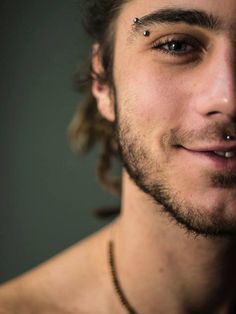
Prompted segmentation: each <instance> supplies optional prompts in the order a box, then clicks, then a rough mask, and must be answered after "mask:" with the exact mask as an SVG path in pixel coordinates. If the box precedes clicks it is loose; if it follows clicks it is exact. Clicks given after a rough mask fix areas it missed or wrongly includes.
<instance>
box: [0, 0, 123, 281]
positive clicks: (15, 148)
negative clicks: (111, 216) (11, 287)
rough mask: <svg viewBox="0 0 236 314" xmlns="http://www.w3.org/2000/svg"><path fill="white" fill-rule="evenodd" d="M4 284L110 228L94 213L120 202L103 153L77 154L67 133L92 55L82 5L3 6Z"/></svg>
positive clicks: (0, 238) (62, 1)
mask: <svg viewBox="0 0 236 314" xmlns="http://www.w3.org/2000/svg"><path fill="white" fill-rule="evenodd" d="M0 3H1V4H0V36H1V37H0V38H1V49H0V69H1V71H0V73H1V75H0V101H1V102H0V148H1V154H0V159H1V162H0V178H1V180H0V191H1V193H0V208H1V213H0V227H1V229H0V281H1V282H2V281H5V280H7V279H10V278H12V277H15V276H16V275H19V274H21V273H23V272H24V271H26V270H28V269H30V268H31V267H34V266H36V265H38V264H39V263H41V262H42V261H44V260H46V259H48V258H49V257H51V256H53V255H54V254H56V253H58V252H60V251H61V250H63V249H65V248H66V247H68V246H70V245H71V244H73V243H75V242H77V241H78V240H80V239H81V238H83V237H85V236H86V235H88V234H90V233H91V232H93V231H94V230H97V229H98V228H100V227H101V226H103V225H104V222H103V221H99V220H97V219H96V218H95V217H94V216H93V213H92V211H93V209H94V208H96V207H99V206H102V205H106V204H115V203H117V202H118V200H116V199H114V198H112V197H111V196H109V194H107V193H106V192H104V191H103V190H102V189H101V188H100V187H99V185H98V184H97V181H96V178H95V164H96V156H97V152H96V151H93V152H92V153H90V154H89V155H88V156H87V157H77V156H74V155H73V153H72V152H71V151H70V148H69V145H68V141H67V136H66V131H67V126H68V124H69V122H70V119H71V117H72V115H73V112H74V110H75V108H76V104H77V103H78V102H79V99H80V96H79V95H78V94H76V93H75V92H74V91H73V87H72V77H73V73H74V72H75V70H76V68H77V66H78V64H79V62H81V61H82V62H84V61H85V60H86V58H87V56H88V45H89V42H88V39H87V37H86V35H85V33H84V32H83V29H82V26H81V12H82V11H83V10H82V9H83V4H82V2H80V1H73V0H50V1H45V0H41V1H38V0H30V1H29V0H28V1H27V0H20V1H17V0H13V1H12V0H5V1H4V0H1V2H0Z"/></svg>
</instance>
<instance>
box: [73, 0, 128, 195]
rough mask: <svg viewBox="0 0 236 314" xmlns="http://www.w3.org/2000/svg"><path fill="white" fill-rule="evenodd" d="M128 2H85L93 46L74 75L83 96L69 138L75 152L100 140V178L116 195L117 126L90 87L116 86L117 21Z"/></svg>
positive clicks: (88, 30)
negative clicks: (96, 61)
mask: <svg viewBox="0 0 236 314" xmlns="http://www.w3.org/2000/svg"><path fill="white" fill-rule="evenodd" d="M126 2H128V1H127V0H94V1H86V4H87V10H86V15H85V19H84V26H85V29H86V31H87V33H88V34H89V35H90V37H91V38H92V45H91V52H90V58H89V60H88V63H87V65H86V67H85V68H84V69H83V71H79V72H78V73H77V74H76V76H75V87H76V89H77V90H78V91H79V92H82V93H83V95H84V97H83V100H82V102H81V103H80V104H79V108H78V110H77V111H76V113H75V115H74V117H73V119H72V122H71V124H70V126H69V137H70V141H71V144H72V149H73V150H74V151H76V152H88V151H89V150H90V149H91V148H92V147H93V146H95V144H97V143H99V145H100V155H99V159H98V163H97V178H98V181H99V182H100V183H101V184H102V186H103V187H104V188H105V189H106V190H108V191H109V192H111V193H113V194H116V195H120V193H121V178H120V177H114V176H113V175H112V170H113V168H112V166H113V162H114V160H115V159H119V153H118V144H117V139H116V136H115V125H114V123H112V122H109V121H107V120H106V119H105V118H103V117H102V115H101V114H100V113H99V111H98V109H97V103H96V99H95V97H94V96H93V94H92V90H91V88H92V83H93V80H98V81H99V82H100V83H101V84H107V85H108V86H109V87H110V88H111V89H112V88H113V56H114V42H115V24H116V20H117V18H118V16H119V13H120V11H121V8H122V5H124V3H126ZM95 44H97V45H98V47H99V49H98V50H97V51H94V49H93V47H94V45H95ZM95 53H98V54H99V57H100V60H101V64H102V68H103V72H102V73H95V72H94V70H93V67H92V58H93V56H94V54H95Z"/></svg>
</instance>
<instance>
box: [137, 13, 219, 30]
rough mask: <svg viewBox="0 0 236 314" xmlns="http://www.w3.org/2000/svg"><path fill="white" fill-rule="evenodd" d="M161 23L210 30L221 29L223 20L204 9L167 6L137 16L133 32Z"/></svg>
mask: <svg viewBox="0 0 236 314" xmlns="http://www.w3.org/2000/svg"><path fill="white" fill-rule="evenodd" d="M162 23H163V24H164V23H173V24H174V23H185V24H188V25H192V26H199V27H202V28H205V29H208V30H211V31H219V30H221V29H223V21H221V20H220V18H219V17H217V16H214V15H212V14H209V13H207V12H205V11H199V10H186V9H179V8H167V9H161V10H158V11H154V12H152V13H150V14H147V15H145V16H143V17H141V18H139V22H138V23H136V24H134V27H133V32H134V33H136V32H139V31H140V30H142V29H144V28H145V27H148V26H151V25H154V24H162Z"/></svg>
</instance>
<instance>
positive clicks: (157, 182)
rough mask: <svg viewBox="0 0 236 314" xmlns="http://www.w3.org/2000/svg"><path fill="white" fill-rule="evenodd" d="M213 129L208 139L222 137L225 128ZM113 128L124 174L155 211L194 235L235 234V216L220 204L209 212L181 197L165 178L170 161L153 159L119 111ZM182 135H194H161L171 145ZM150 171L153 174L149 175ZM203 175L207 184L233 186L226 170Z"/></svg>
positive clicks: (143, 138) (235, 179) (232, 176)
mask: <svg viewBox="0 0 236 314" xmlns="http://www.w3.org/2000/svg"><path fill="white" fill-rule="evenodd" d="M116 110H117V109H116ZM213 129H214V130H213ZM213 129H212V132H211V135H210V134H209V138H210V137H212V138H213V137H214V138H216V136H218V134H221V136H222V137H223V136H224V133H225V130H226V127H225V126H222V127H219V126H217V125H215V128H213ZM231 129H232V128H231ZM115 130H116V137H117V142H118V149H119V155H120V158H121V161H122V163H123V166H124V167H125V169H126V171H127V173H128V174H129V176H130V178H131V179H132V180H133V181H134V183H135V184H136V185H137V186H138V187H139V188H140V189H141V190H142V191H143V192H144V193H145V194H146V195H147V196H148V197H149V198H150V199H151V201H152V202H154V203H155V204H156V205H157V208H158V210H159V212H160V213H161V214H164V215H167V216H168V219H169V221H170V222H174V223H177V225H178V226H179V227H181V228H183V229H184V230H185V231H186V232H187V233H190V234H192V235H195V236H198V235H202V236H205V237H232V236H235V234H236V218H235V217H234V216H233V215H231V217H230V216H229V215H227V217H226V216H224V215H222V214H220V213H223V212H224V209H225V208H224V205H218V206H216V207H215V208H213V210H211V212H210V213H209V212H208V208H207V207H206V208H204V207H203V206H201V207H200V206H197V205H196V204H193V203H192V202H191V201H189V200H188V199H187V197H183V196H182V197H181V190H178V189H177V188H176V187H175V186H174V185H173V184H171V183H170V180H169V179H168V175H167V171H166V169H168V167H169V172H168V173H170V171H171V164H168V161H167V162H165V163H163V162H162V161H160V158H159V162H158V161H157V160H156V159H155V158H153V157H152V152H151V150H150V149H149V148H148V146H147V142H148V140H147V138H148V137H146V136H141V135H140V134H138V133H137V132H136V130H134V128H132V127H131V125H130V123H129V121H128V119H127V118H122V117H121V114H120V113H119V112H116V122H115ZM221 131H222V132H221ZM171 132H172V134H171ZM192 133H193V132H192ZM185 135H186V138H188V140H190V137H191V136H192V137H194V136H195V138H196V135H194V134H191V133H189V134H181V132H179V133H178V132H173V130H172V131H170V132H169V134H166V135H165V136H164V137H163V138H165V140H166V141H167V142H169V144H172V145H174V144H177V143H178V139H180V138H181V141H182V142H184V140H185V139H184V137H185ZM202 136H203V137H204V138H205V137H206V130H203V131H202ZM199 138H200V136H199ZM145 142H146V143H145ZM153 174H157V175H156V176H153ZM180 175H181V174H180ZM207 175H208V178H209V182H210V186H211V187H215V188H217V187H218V188H225V189H226V188H235V187H236V175H235V174H232V173H230V172H228V173H208V174H207Z"/></svg>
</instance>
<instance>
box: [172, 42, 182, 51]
mask: <svg viewBox="0 0 236 314" xmlns="http://www.w3.org/2000/svg"><path fill="white" fill-rule="evenodd" d="M182 48H183V45H182V43H178V42H175V43H172V44H171V45H170V50H181V49H182Z"/></svg>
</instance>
